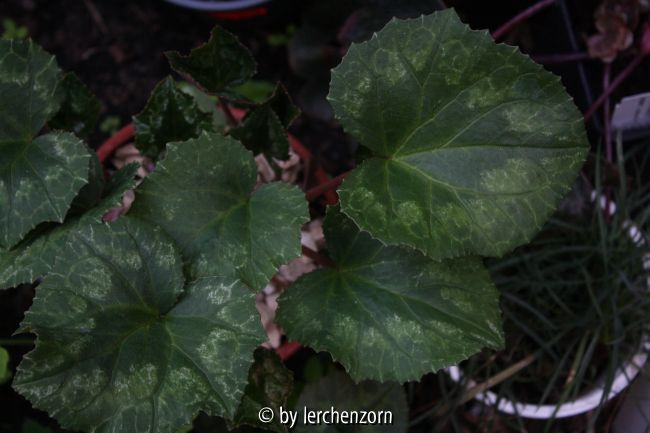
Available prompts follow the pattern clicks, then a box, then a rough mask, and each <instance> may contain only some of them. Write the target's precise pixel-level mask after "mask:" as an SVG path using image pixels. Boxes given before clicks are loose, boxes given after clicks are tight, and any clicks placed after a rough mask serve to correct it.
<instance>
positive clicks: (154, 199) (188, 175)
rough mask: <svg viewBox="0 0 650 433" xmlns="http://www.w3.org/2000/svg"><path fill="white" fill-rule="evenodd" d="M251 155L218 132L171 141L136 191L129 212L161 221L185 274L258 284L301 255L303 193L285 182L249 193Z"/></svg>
mask: <svg viewBox="0 0 650 433" xmlns="http://www.w3.org/2000/svg"><path fill="white" fill-rule="evenodd" d="M256 177H257V170H256V166H255V161H254V159H253V155H252V154H251V153H250V152H249V151H247V150H246V149H244V148H243V147H242V146H241V144H240V143H238V142H237V141H235V140H233V139H232V138H229V137H224V136H222V135H220V134H207V133H203V134H202V135H201V136H200V137H199V138H197V139H194V140H189V141H186V142H183V143H170V144H169V145H168V146H167V152H166V156H165V159H164V160H162V161H161V162H160V163H159V164H158V166H157V167H156V171H155V172H154V173H152V174H151V175H150V176H149V177H147V178H146V179H145V181H144V183H143V184H142V185H141V186H140V187H139V188H138V189H137V190H136V200H135V202H134V204H133V207H132V208H131V211H130V213H131V214H132V215H135V216H137V217H139V218H141V219H144V220H146V221H150V222H152V223H154V224H158V225H160V226H162V227H163V228H164V229H165V230H166V231H167V232H168V233H169V234H170V235H171V236H172V238H173V239H174V240H175V241H176V242H177V244H178V245H179V246H180V247H181V250H182V253H183V257H184V258H185V259H186V264H187V271H188V273H189V275H191V276H192V277H194V278H196V277H199V276H205V275H220V276H228V277H230V276H236V277H237V278H239V279H241V280H242V281H243V282H244V284H246V285H247V286H249V287H250V288H251V289H253V290H259V289H261V288H262V287H263V286H264V285H265V284H266V283H267V282H268V281H269V280H270V279H271V277H272V276H273V274H274V273H275V272H276V271H277V269H278V267H279V266H280V265H282V264H283V263H286V262H288V261H289V260H290V259H292V258H294V257H296V256H298V255H300V226H301V225H302V224H303V223H305V222H307V220H308V215H307V203H306V201H305V198H304V195H303V193H302V192H301V191H300V190H299V189H298V188H296V187H295V186H291V185H288V184H285V183H280V182H276V183H272V184H266V185H262V186H261V187H260V188H259V189H257V190H256V191H255V192H253V188H254V187H255V183H256Z"/></svg>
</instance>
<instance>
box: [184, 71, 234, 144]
mask: <svg viewBox="0 0 650 433" xmlns="http://www.w3.org/2000/svg"><path fill="white" fill-rule="evenodd" d="M176 85H177V86H178V89H179V90H180V91H181V92H184V93H186V94H188V95H190V96H191V97H192V98H194V102H196V105H198V106H199V109H200V110H201V111H203V112H205V113H210V115H211V116H212V130H213V131H216V132H221V133H223V132H224V130H225V129H226V123H227V122H226V116H225V114H224V113H223V111H221V110H220V109H219V108H218V107H217V104H218V103H219V102H218V101H219V99H218V98H217V97H216V96H213V95H208V94H207V93H205V92H204V91H203V90H201V89H199V88H198V87H196V86H195V85H193V84H190V83H188V82H187V81H181V82H180V83H176Z"/></svg>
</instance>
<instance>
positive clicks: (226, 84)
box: [165, 26, 256, 95]
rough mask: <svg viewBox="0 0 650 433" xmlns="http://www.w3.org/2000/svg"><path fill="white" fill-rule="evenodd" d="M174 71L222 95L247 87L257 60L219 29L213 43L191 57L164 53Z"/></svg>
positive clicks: (211, 41) (204, 46)
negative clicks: (246, 83)
mask: <svg viewBox="0 0 650 433" xmlns="http://www.w3.org/2000/svg"><path fill="white" fill-rule="evenodd" d="M165 55H166V56H167V59H168V60H169V64H170V65H171V67H172V68H173V69H174V70H175V71H176V72H178V73H179V74H181V75H183V76H184V77H186V78H187V79H188V80H190V81H191V82H193V83H194V84H196V85H198V86H200V87H201V88H203V90H205V91H206V92H208V93H212V94H215V95H216V94H223V93H227V92H228V91H230V90H232V89H233V88H234V87H236V86H238V85H240V84H243V83H245V82H246V81H248V80H249V79H250V78H251V77H252V76H253V75H254V74H255V68H256V65H255V60H254V59H253V56H251V53H250V52H249V51H248V49H247V48H246V47H244V46H243V45H242V44H241V43H240V42H239V40H237V37H236V36H235V35H233V34H231V33H228V32H227V31H225V30H224V29H222V28H221V27H219V26H216V27H215V28H214V29H212V33H211V34H210V39H209V40H208V42H207V43H205V44H203V45H201V46H200V47H197V48H194V49H193V50H192V51H191V52H190V54H189V55H188V56H182V55H181V54H180V53H178V52H177V51H168V52H166V53H165Z"/></svg>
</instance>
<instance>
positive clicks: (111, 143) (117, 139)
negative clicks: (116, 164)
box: [97, 123, 135, 164]
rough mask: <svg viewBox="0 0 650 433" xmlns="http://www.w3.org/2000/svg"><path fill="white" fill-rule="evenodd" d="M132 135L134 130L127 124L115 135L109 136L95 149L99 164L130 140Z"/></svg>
mask: <svg viewBox="0 0 650 433" xmlns="http://www.w3.org/2000/svg"><path fill="white" fill-rule="evenodd" d="M134 133H135V128H134V127H133V123H129V124H128V125H126V126H125V127H123V128H122V129H120V130H119V131H117V132H116V133H115V134H113V135H111V136H110V137H109V138H108V140H106V141H105V142H103V143H102V145H101V146H99V148H97V157H98V158H99V162H101V163H102V164H103V163H104V161H106V159H107V158H108V157H109V156H111V155H112V154H113V152H115V150H116V149H117V148H118V147H120V146H122V145H123V144H124V143H126V142H127V141H129V140H131V139H132V138H133V134H134Z"/></svg>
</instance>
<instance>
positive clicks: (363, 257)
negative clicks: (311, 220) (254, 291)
mask: <svg viewBox="0 0 650 433" xmlns="http://www.w3.org/2000/svg"><path fill="white" fill-rule="evenodd" d="M324 231H325V238H326V240H327V246H328V251H329V253H330V256H331V257H332V259H333V260H334V261H335V262H336V268H327V269H321V270H317V271H315V272H312V273H310V274H307V275H305V276H303V277H302V278H300V279H299V280H298V281H297V282H296V283H294V284H293V285H292V286H291V287H290V288H289V289H287V290H286V291H285V292H284V293H283V294H282V295H281V296H280V299H279V309H278V314H277V321H278V323H279V324H280V325H281V326H282V327H283V329H284V330H285V331H286V333H287V335H288V337H289V338H290V339H292V340H297V341H300V342H302V343H304V344H306V345H308V346H311V347H313V348H314V349H316V350H327V351H329V352H330V353H332V355H333V356H334V357H335V358H336V359H337V360H338V361H340V362H341V363H342V364H343V365H344V366H345V367H346V368H347V369H348V371H349V372H350V375H351V376H352V378H353V379H354V380H356V381H358V380H363V379H376V380H381V381H384V380H396V381H407V380H419V378H420V377H421V376H422V375H423V374H425V373H428V372H431V371H436V370H438V369H441V368H444V367H447V366H449V365H452V364H457V363H458V362H460V361H462V360H463V359H466V358H467V357H469V356H470V355H472V354H474V353H475V352H477V351H479V350H480V349H482V348H483V347H493V348H498V347H500V346H502V344H503V335H502V332H501V329H500V327H501V324H500V313H499V305H498V292H497V290H496V289H495V287H494V286H493V284H492V282H491V281H490V276H489V274H488V272H487V270H486V269H485V268H484V266H483V264H482V263H481V261H480V260H479V259H477V258H473V257H467V258H462V259H448V260H444V261H434V260H432V259H430V258H428V257H427V256H425V255H423V254H421V253H420V252H418V251H415V250H411V249H408V248H404V247H386V246H383V245H382V244H381V242H379V241H377V240H374V239H372V238H371V237H370V236H369V235H368V233H366V232H361V231H359V229H358V228H357V227H356V225H355V224H354V223H353V222H352V220H350V219H349V218H348V217H347V216H345V215H344V214H343V213H342V212H340V211H339V210H338V208H331V209H330V211H329V212H328V215H327V218H326V219H325V225H324Z"/></svg>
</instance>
